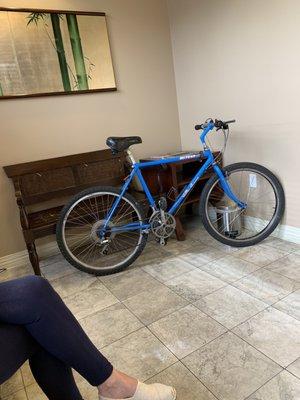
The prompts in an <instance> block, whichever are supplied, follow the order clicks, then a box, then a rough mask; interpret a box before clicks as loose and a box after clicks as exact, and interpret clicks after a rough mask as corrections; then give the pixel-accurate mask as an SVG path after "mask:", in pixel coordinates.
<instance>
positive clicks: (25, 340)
mask: <svg viewBox="0 0 300 400" xmlns="http://www.w3.org/2000/svg"><path fill="white" fill-rule="evenodd" d="M0 307H1V306H0ZM34 350H35V346H34V342H33V340H32V339H31V337H30V334H29V333H28V332H27V331H26V330H25V329H24V328H23V327H21V326H17V325H9V324H4V323H2V322H0V385H1V384H2V383H3V382H5V381H7V379H9V378H10V377H11V376H13V375H14V373H15V372H17V370H18V369H19V368H20V367H21V365H23V364H24V362H25V361H26V360H28V358H29V356H30V355H31V354H32V353H33V352H34Z"/></svg>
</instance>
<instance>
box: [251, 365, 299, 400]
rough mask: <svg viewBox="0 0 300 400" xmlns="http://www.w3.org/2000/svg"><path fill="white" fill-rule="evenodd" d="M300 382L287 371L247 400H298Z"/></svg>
mask: <svg viewBox="0 0 300 400" xmlns="http://www.w3.org/2000/svg"><path fill="white" fill-rule="evenodd" d="M299 399H300V380H299V379H298V378H296V377H294V376H293V375H291V374H290V373H288V372H287V371H282V372H281V373H280V374H278V375H277V376H275V377H274V378H272V379H271V380H270V381H269V382H268V383H266V384H265V385H264V386H262V387H261V388H260V389H259V390H258V391H257V392H255V393H254V394H253V395H252V396H250V397H248V398H247V400H299Z"/></svg>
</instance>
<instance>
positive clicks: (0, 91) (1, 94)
mask: <svg viewBox="0 0 300 400" xmlns="http://www.w3.org/2000/svg"><path fill="white" fill-rule="evenodd" d="M0 96H4V94H3V89H2V86H1V83H0Z"/></svg>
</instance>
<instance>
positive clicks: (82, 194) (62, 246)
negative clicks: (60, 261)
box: [56, 186, 148, 276]
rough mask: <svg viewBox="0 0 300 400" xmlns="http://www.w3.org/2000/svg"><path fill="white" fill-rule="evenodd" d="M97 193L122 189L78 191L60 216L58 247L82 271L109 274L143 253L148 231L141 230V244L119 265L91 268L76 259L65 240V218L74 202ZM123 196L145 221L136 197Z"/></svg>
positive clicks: (100, 188) (114, 191) (127, 264)
mask: <svg viewBox="0 0 300 400" xmlns="http://www.w3.org/2000/svg"><path fill="white" fill-rule="evenodd" d="M96 193H99V194H101V193H111V194H112V195H119V194H120V189H118V188H115V187H110V186H98V187H93V188H89V189H86V190H84V191H82V192H80V193H78V194H77V195H76V196H74V197H73V198H72V199H71V200H70V201H69V202H68V203H67V204H66V205H65V206H64V208H63V209H62V211H61V213H60V217H59V220H58V223H57V226H56V240H57V244H58V247H59V249H60V251H61V253H62V255H63V256H64V258H65V259H66V260H67V261H68V262H69V263H70V264H71V265H73V266H74V267H75V268H77V269H79V270H80V271H83V272H87V273H89V274H92V275H97V276H101V275H109V274H112V273H116V272H120V271H123V270H124V269H126V268H127V267H128V266H129V265H131V264H132V263H133V262H134V261H135V260H136V259H137V258H138V257H139V255H140V254H141V253H142V251H143V250H144V248H145V245H146V243H147V238H148V233H146V232H141V235H142V238H141V242H140V244H139V245H138V246H137V248H136V251H135V252H134V253H133V254H132V256H130V258H129V259H127V260H126V262H124V263H122V264H121V265H118V266H117V267H112V268H106V269H103V270H101V269H99V270H96V269H93V268H89V267H87V266H85V265H83V264H82V263H80V262H78V261H76V260H75V259H74V257H72V255H71V254H70V251H69V250H68V248H67V246H66V244H65V241H64V232H63V231H64V220H65V217H66V215H67V214H68V212H69V211H70V209H71V208H72V207H73V205H74V204H76V203H77V202H78V201H79V200H80V199H82V198H84V197H85V196H88V195H91V194H96ZM123 198H124V199H126V201H127V202H128V203H129V204H130V205H131V206H132V207H133V208H134V209H135V210H136V212H137V214H138V215H139V218H140V220H141V221H143V222H144V220H145V218H144V212H143V209H142V207H141V206H140V205H139V204H138V203H137V201H136V200H135V198H134V197H133V196H131V195H130V194H128V193H126V194H124V195H123Z"/></svg>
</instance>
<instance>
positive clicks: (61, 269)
mask: <svg viewBox="0 0 300 400" xmlns="http://www.w3.org/2000/svg"><path fill="white" fill-rule="evenodd" d="M41 271H42V274H43V276H44V277H45V278H47V279H48V281H49V282H51V281H53V280H55V279H58V278H63V277H64V276H67V275H70V274H73V273H74V272H77V270H76V268H75V267H73V266H72V265H71V264H69V263H68V261H66V260H64V259H63V260H59V261H56V262H54V263H51V264H47V265H46V266H44V267H42V268H41Z"/></svg>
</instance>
